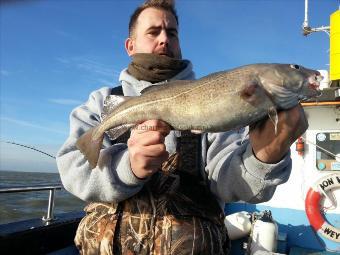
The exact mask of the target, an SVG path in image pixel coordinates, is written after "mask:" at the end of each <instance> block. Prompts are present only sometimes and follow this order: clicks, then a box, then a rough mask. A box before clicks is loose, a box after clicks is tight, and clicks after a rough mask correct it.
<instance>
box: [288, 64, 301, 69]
mask: <svg viewBox="0 0 340 255" xmlns="http://www.w3.org/2000/svg"><path fill="white" fill-rule="evenodd" d="M290 67H291V68H294V69H296V70H299V69H300V66H299V65H290Z"/></svg>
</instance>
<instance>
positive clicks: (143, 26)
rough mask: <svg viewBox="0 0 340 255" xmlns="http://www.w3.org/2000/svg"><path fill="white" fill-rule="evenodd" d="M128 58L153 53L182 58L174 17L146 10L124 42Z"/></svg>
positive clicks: (161, 11)
mask: <svg viewBox="0 0 340 255" xmlns="http://www.w3.org/2000/svg"><path fill="white" fill-rule="evenodd" d="M125 48H126V51H127V53H128V55H129V56H131V55H133V54H135V53H155V54H159V55H167V56H168V57H172V58H178V59H181V58H182V54H181V48H180V45H179V39H178V28H177V22H176V19H175V17H174V16H173V15H172V14H171V13H170V12H167V11H163V10H158V9H155V8H147V9H145V10H144V11H142V12H141V14H140V15H139V17H138V19H137V23H136V26H135V29H134V31H133V35H132V37H131V38H128V39H127V40H126V42H125Z"/></svg>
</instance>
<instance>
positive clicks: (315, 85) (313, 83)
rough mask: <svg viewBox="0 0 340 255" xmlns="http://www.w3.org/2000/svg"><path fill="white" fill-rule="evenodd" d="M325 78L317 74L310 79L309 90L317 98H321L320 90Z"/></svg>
mask: <svg viewBox="0 0 340 255" xmlns="http://www.w3.org/2000/svg"><path fill="white" fill-rule="evenodd" d="M323 78H324V77H323V76H322V75H320V73H319V72H318V73H316V74H315V75H313V76H311V77H309V78H308V85H307V86H308V88H309V89H310V90H311V91H313V92H314V93H315V94H316V95H315V96H316V97H317V96H321V90H320V82H321V81H322V80H323Z"/></svg>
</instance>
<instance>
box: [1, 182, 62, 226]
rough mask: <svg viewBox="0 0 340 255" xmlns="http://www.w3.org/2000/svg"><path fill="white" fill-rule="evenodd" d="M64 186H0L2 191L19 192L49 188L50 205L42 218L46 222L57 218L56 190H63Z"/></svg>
mask: <svg viewBox="0 0 340 255" xmlns="http://www.w3.org/2000/svg"><path fill="white" fill-rule="evenodd" d="M63 188H64V187H63V186H62V185H58V184H57V185H37V186H34V187H33V186H17V187H8V188H0V194H1V193H19V192H32V191H43V190H49V191H50V195H49V199H48V207H47V215H46V216H43V217H42V220H43V221H44V222H45V223H50V222H52V221H53V220H55V217H54V199H55V192H56V190H61V189H63Z"/></svg>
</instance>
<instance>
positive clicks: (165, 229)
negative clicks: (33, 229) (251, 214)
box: [57, 0, 307, 254]
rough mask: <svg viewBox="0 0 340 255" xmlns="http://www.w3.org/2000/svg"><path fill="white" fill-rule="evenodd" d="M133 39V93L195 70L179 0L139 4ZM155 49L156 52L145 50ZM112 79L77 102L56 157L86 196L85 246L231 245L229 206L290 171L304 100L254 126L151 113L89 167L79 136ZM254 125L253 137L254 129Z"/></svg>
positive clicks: (67, 182) (121, 250)
mask: <svg viewBox="0 0 340 255" xmlns="http://www.w3.org/2000/svg"><path fill="white" fill-rule="evenodd" d="M125 47H126V50H127V53H128V55H129V56H131V57H132V62H131V64H130V65H129V67H128V68H127V69H125V70H123V71H122V73H121V75H120V82H121V84H122V89H123V92H124V95H125V96H138V95H140V94H141V93H143V90H144V89H145V88H147V87H149V86H150V85H152V84H156V85H157V84H159V83H162V81H165V80H181V79H182V80H185V79H194V73H193V71H192V65H191V63H190V62H189V61H187V60H182V54H181V49H180V44H179V38H178V18H177V15H176V11H175V9H174V6H173V4H172V1H161V0H150V1H147V2H146V3H145V4H144V5H142V6H140V7H139V8H137V9H136V11H135V12H134V14H133V15H132V17H131V20H130V24H129V38H128V39H127V40H126V43H125ZM139 53H149V54H139ZM111 93H112V90H111V89H110V88H102V89H100V90H97V91H95V92H93V93H92V94H91V95H90V98H89V101H88V102H87V103H86V104H84V105H82V106H79V107H78V108H76V109H75V110H73V112H72V113H71V118H70V126H71V127H70V128H71V132H70V136H69V138H68V139H67V141H66V142H65V144H64V145H63V147H62V148H61V149H60V151H59V153H58V156H57V163H58V168H59V171H60V175H61V178H62V181H63V184H64V186H65V188H66V189H67V190H68V191H70V192H71V193H73V194H74V195H76V196H78V197H79V198H81V199H83V200H85V201H91V202H97V203H92V204H90V205H89V206H88V207H87V208H85V210H86V212H87V216H86V217H85V218H84V219H83V221H82V222H81V223H80V225H79V228H78V231H77V236H76V239H75V241H76V245H77V247H78V248H79V249H80V251H81V253H83V254H99V253H101V254H112V253H114V254H151V253H153V254H189V253H190V254H228V249H229V242H228V238H227V233H226V230H225V228H224V225H223V205H224V204H225V203H227V202H232V201H239V200H243V201H247V202H251V203H258V202H263V201H266V200H269V199H270V198H271V197H272V195H273V193H274V191H275V187H276V186H277V185H278V184H281V183H283V182H285V181H286V180H287V179H288V177H289V174H290V170H291V159H290V157H289V148H290V145H291V144H292V143H293V142H294V141H295V140H296V138H297V137H298V136H300V135H301V134H302V133H303V132H304V131H305V130H306V128H307V122H306V119H305V116H304V113H303V110H302V108H301V107H300V106H297V107H295V108H293V109H290V110H288V111H284V112H281V113H279V121H278V123H279V124H278V130H277V134H275V132H274V128H273V124H272V123H271V121H266V122H264V123H263V124H262V125H257V126H254V127H253V128H251V129H250V131H249V130H248V128H245V129H243V130H241V131H238V132H236V131H235V132H234V131H230V132H226V133H211V134H210V133H209V134H203V135H202V136H201V135H192V134H190V133H189V132H182V133H181V132H178V131H170V127H169V126H168V125H167V124H166V123H164V122H162V121H160V120H147V121H145V122H144V123H140V125H138V126H137V127H136V128H134V129H133V130H132V131H131V135H130V137H129V139H128V140H127V141H111V140H110V139H109V137H105V139H104V148H103V149H102V150H101V152H100V157H99V161H98V164H97V167H96V168H95V169H93V170H91V167H90V166H89V163H88V162H87V160H86V158H85V157H84V155H83V154H82V153H81V152H80V151H79V150H78V149H77V147H76V141H77V139H78V138H79V137H80V136H81V135H82V134H83V133H84V132H85V131H86V130H88V129H90V128H91V127H93V126H96V125H98V124H99V123H100V121H101V116H102V114H103V112H104V114H105V106H104V101H105V99H106V98H107V97H108V96H110V94H111ZM248 132H249V136H248V135H247V134H248Z"/></svg>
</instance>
